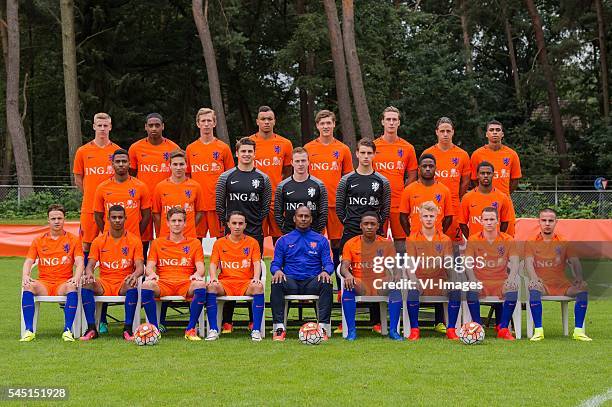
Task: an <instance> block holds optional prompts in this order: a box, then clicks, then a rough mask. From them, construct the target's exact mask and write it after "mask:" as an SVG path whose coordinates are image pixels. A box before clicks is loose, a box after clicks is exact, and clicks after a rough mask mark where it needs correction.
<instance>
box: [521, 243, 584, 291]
mask: <svg viewBox="0 0 612 407" xmlns="http://www.w3.org/2000/svg"><path fill="white" fill-rule="evenodd" d="M575 256H576V254H575V252H574V249H573V248H572V246H571V244H569V242H567V241H566V240H565V239H564V238H563V237H561V236H559V235H557V234H556V233H555V234H554V235H553V239H552V241H548V242H547V241H544V239H543V238H542V234H541V233H538V234H537V235H536V236H535V237H533V238H532V239H530V240H528V241H527V242H526V243H525V257H533V267H534V269H535V272H536V274H537V275H538V277H539V278H541V279H542V280H543V281H561V280H565V279H566V276H565V268H566V266H567V260H568V259H569V258H570V257H575Z"/></svg>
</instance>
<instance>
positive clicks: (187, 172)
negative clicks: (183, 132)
mask: <svg viewBox="0 0 612 407" xmlns="http://www.w3.org/2000/svg"><path fill="white" fill-rule="evenodd" d="M192 148H193V147H191V144H189V145H188V146H187V148H186V149H185V164H187V166H186V167H185V174H187V175H189V174H191V162H190V160H189V157H190V156H191V150H192Z"/></svg>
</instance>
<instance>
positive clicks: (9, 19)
mask: <svg viewBox="0 0 612 407" xmlns="http://www.w3.org/2000/svg"><path fill="white" fill-rule="evenodd" d="M6 23H7V63H6V127H7V129H8V133H9V135H10V137H11V141H12V144H13V155H14V157H15V168H16V170H17V183H18V184H19V185H20V186H22V185H26V186H29V185H32V167H31V166H30V157H29V155H28V144H27V143H26V138H25V131H24V129H23V123H22V122H21V115H20V114H19V51H20V49H19V2H18V0H7V2H6ZM31 192H32V188H28V187H27V188H22V189H21V195H22V197H25V196H27V195H29V194H30V193H31Z"/></svg>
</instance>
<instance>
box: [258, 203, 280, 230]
mask: <svg viewBox="0 0 612 407" xmlns="http://www.w3.org/2000/svg"><path fill="white" fill-rule="evenodd" d="M261 228H262V230H263V235H264V237H266V236H272V237H281V236H282V235H283V233H282V232H281V230H280V228H279V227H278V225H277V224H276V221H275V220H274V208H270V213H268V217H267V218H265V219H264V220H263V224H262V225H261Z"/></svg>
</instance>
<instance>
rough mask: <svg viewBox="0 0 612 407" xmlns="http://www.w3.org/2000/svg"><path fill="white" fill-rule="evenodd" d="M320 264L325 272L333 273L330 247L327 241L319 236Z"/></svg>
mask: <svg viewBox="0 0 612 407" xmlns="http://www.w3.org/2000/svg"><path fill="white" fill-rule="evenodd" d="M320 242H321V251H320V253H321V266H322V268H323V270H324V271H327V274H329V275H332V274H333V273H334V262H333V261H332V258H331V249H330V247H329V241H328V240H327V239H326V238H325V237H323V236H321V239H320Z"/></svg>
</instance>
